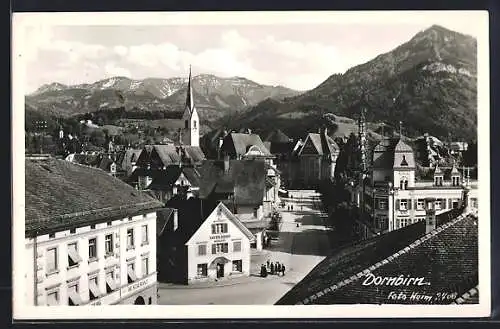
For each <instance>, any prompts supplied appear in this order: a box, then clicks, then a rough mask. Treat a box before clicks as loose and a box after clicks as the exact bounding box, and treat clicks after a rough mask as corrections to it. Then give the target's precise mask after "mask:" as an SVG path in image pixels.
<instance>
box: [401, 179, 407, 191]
mask: <svg viewBox="0 0 500 329" xmlns="http://www.w3.org/2000/svg"><path fill="white" fill-rule="evenodd" d="M399 188H400V189H401V190H407V189H408V178H406V177H402V178H401V180H400V181H399Z"/></svg>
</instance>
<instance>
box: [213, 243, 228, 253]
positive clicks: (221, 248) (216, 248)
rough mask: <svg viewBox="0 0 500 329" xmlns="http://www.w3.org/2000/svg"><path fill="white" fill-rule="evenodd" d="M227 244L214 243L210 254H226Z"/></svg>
mask: <svg viewBox="0 0 500 329" xmlns="http://www.w3.org/2000/svg"><path fill="white" fill-rule="evenodd" d="M228 252H229V244H228V243H215V244H213V245H212V254H220V253H228Z"/></svg>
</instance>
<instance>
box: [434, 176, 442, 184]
mask: <svg viewBox="0 0 500 329" xmlns="http://www.w3.org/2000/svg"><path fill="white" fill-rule="evenodd" d="M434 185H436V186H443V176H435V177H434Z"/></svg>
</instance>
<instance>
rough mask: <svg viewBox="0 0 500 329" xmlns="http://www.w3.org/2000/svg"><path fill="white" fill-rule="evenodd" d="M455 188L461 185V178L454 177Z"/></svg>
mask: <svg viewBox="0 0 500 329" xmlns="http://www.w3.org/2000/svg"><path fill="white" fill-rule="evenodd" d="M451 180H452V184H453V186H458V185H460V176H453V177H452V178H451Z"/></svg>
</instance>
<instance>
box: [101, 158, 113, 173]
mask: <svg viewBox="0 0 500 329" xmlns="http://www.w3.org/2000/svg"><path fill="white" fill-rule="evenodd" d="M113 163H115V162H114V161H113V160H111V159H110V158H108V157H106V156H105V157H103V158H102V159H101V162H100V163H99V169H101V170H105V171H109V170H110V167H111V165H112V164H113Z"/></svg>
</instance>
